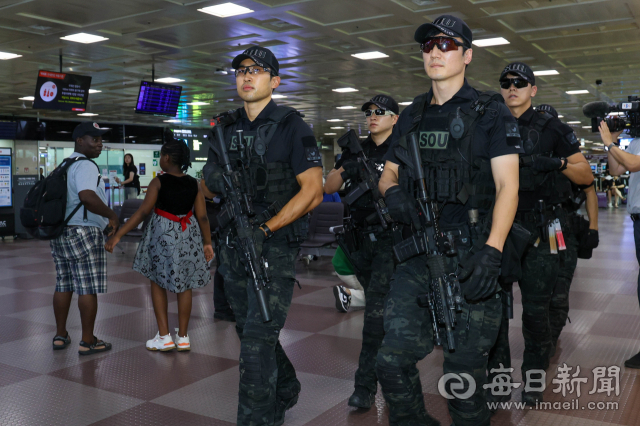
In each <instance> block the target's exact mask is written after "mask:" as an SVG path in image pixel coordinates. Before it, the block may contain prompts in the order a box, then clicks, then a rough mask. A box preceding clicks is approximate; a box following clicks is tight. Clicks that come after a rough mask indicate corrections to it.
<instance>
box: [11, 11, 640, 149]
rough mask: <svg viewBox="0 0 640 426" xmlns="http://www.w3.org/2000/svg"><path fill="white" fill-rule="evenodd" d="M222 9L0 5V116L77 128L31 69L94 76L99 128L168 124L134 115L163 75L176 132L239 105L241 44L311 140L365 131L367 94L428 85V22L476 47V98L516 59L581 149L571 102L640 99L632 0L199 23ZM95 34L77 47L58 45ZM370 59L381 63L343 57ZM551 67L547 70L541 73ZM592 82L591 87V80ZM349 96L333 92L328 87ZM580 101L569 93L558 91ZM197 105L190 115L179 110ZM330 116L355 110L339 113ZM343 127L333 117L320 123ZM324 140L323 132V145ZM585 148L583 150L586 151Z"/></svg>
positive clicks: (279, 15)
mask: <svg viewBox="0 0 640 426" xmlns="http://www.w3.org/2000/svg"><path fill="white" fill-rule="evenodd" d="M221 3H224V0H218V1H215V0H213V1H212V0H207V1H190V0H135V1H133V0H127V1H116V0H108V1H100V2H98V1H86V0H65V1H51V0H22V1H20V0H0V52H4V53H10V54H17V55H21V57H17V58H15V59H9V60H4V61H2V62H0V65H1V66H0V115H3V116H6V115H17V116H30V117H35V116H36V113H38V114H39V116H40V117H41V118H48V119H67V120H70V119H73V120H80V119H83V118H84V117H78V116H77V113H74V112H60V111H50V110H34V109H32V102H31V101H29V100H20V98H24V97H27V96H33V95H34V90H35V85H36V79H37V75H38V71H39V70H48V71H55V72H57V71H59V55H60V54H62V56H63V69H62V71H63V72H66V73H73V74H80V75H88V76H91V77H92V82H91V89H92V90H94V91H98V92H95V93H91V94H90V95H89V101H88V104H87V112H89V113H93V114H97V115H96V116H93V117H91V118H89V119H94V120H96V121H98V122H100V121H103V122H129V123H140V124H153V125H166V124H167V123H165V122H164V120H168V118H167V117H156V116H149V115H140V114H135V113H134V108H135V104H136V99H137V95H138V90H139V88H140V82H141V81H142V80H147V81H148V80H151V75H152V69H153V68H154V69H155V78H156V80H158V79H160V81H166V80H162V79H166V78H174V79H179V80H182V81H179V82H176V83H173V84H177V85H181V86H182V87H183V91H182V97H181V102H180V106H179V109H178V115H177V117H176V118H175V119H176V120H179V123H171V124H170V125H171V126H176V125H182V126H185V127H203V126H208V124H209V120H210V118H211V117H212V116H213V115H214V114H216V113H218V112H222V111H226V110H229V109H232V108H237V107H238V106H239V105H240V100H239V98H238V95H237V92H236V88H235V78H234V76H233V73H232V70H231V65H230V64H231V59H232V58H233V57H234V56H235V55H237V54H238V53H240V52H241V51H243V50H244V49H245V48H246V47H248V46H250V45H252V44H260V45H262V46H266V47H269V48H270V49H271V50H272V51H273V52H274V53H275V54H276V56H277V57H278V58H279V60H280V64H281V65H280V66H281V70H280V75H281V77H282V85H281V86H280V87H279V88H278V90H277V91H276V94H277V95H279V96H282V97H281V98H280V99H277V100H276V101H277V102H278V103H282V104H285V105H290V106H293V107H295V108H297V109H299V110H301V111H303V112H304V114H305V115H306V120H307V121H308V122H309V123H310V124H312V125H313V128H314V131H315V133H316V136H317V137H318V138H332V137H333V136H332V135H331V133H336V134H337V135H340V134H341V133H342V132H344V129H341V128H343V127H344V128H345V129H348V128H355V129H356V130H360V132H361V134H365V133H366V129H365V126H364V118H363V117H362V113H361V112H360V110H359V108H360V106H361V105H362V103H363V102H364V101H365V100H366V99H368V98H370V97H371V96H373V95H374V94H377V93H384V94H389V95H392V96H393V97H394V98H395V99H396V100H397V101H398V102H401V103H402V102H410V101H411V100H412V99H413V98H414V97H415V96H416V95H418V94H419V93H422V92H424V91H426V90H428V88H429V84H430V83H429V79H428V78H427V77H426V75H425V73H424V69H423V65H422V59H421V53H420V52H419V50H418V46H417V44H416V43H415V42H414V41H413V33H414V31H415V29H416V27H417V26H418V25H420V24H422V23H424V22H428V21H431V20H432V19H434V18H435V17H437V16H439V15H440V14H444V13H447V14H452V15H455V16H458V17H460V18H462V19H464V20H465V21H466V22H467V23H468V24H469V26H470V27H471V28H472V29H473V31H474V39H475V40H476V41H483V40H486V39H493V38H498V37H502V38H504V39H506V41H508V44H501V45H494V46H488V47H481V46H477V45H476V46H474V48H473V61H472V63H471V66H470V67H469V68H468V70H467V76H468V79H469V82H470V83H471V84H472V85H473V86H475V87H476V88H478V89H481V90H488V89H492V90H497V89H498V84H497V79H498V76H499V73H500V71H501V69H502V68H503V67H504V66H505V65H507V64H508V63H509V62H512V61H523V62H526V63H528V64H529V65H531V66H532V68H533V70H534V71H536V72H541V71H547V73H546V74H549V75H538V76H537V77H536V78H537V81H538V87H539V94H538V96H537V97H536V98H535V103H534V104H540V103H549V104H551V105H553V106H555V107H556V109H557V110H558V111H559V112H560V114H561V115H563V116H564V117H563V120H565V121H567V122H575V123H573V124H572V125H573V126H574V127H575V129H576V133H577V134H578V137H581V138H585V139H587V140H592V141H595V142H596V143H595V144H590V143H587V146H586V147H585V148H587V149H588V148H592V151H591V152H593V153H600V150H599V148H601V146H600V144H599V142H600V140H599V138H598V137H597V136H594V135H593V134H591V133H590V130H589V129H585V128H583V126H587V125H589V120H588V119H586V118H585V117H584V116H583V115H582V105H583V104H585V103H587V102H590V101H594V100H598V99H600V100H606V101H609V102H612V101H616V102H617V101H621V100H626V99H627V96H629V95H640V29H639V24H640V1H637V0H635V1H631V0H537V1H535V0H529V1H524V0H298V1H296V0H260V1H249V0H237V1H234V2H233V3H234V4H235V5H237V6H242V7H244V8H247V9H250V10H251V12H248V13H243V14H240V15H235V16H230V17H217V16H212V15H210V14H207V13H204V12H202V11H200V10H199V9H205V8H208V7H211V6H216V5H219V4H221ZM77 33H86V34H91V35H94V36H100V37H104V38H106V39H105V40H102V41H99V42H95V43H91V44H83V43H77V42H73V41H66V40H62V39H61V37H66V36H70V35H74V34H77ZM370 52H381V53H382V54H384V55H385V57H383V58H379V59H370V60H364V59H358V58H356V57H354V56H352V55H355V54H361V53H370ZM553 70H554V71H557V74H556V73H554V72H553ZM596 80H602V84H596ZM341 88H353V89H356V90H357V91H354V92H347V93H339V92H336V91H334V89H341ZM578 90H582V91H587V92H586V93H583V94H571V93H567V92H568V91H569V92H571V91H578ZM192 103H196V104H195V105H189V104H192ZM337 107H355V108H352V109H348V108H345V109H337ZM329 120H343V121H329ZM327 133H329V135H326V136H325V134H327ZM587 152H588V151H587Z"/></svg>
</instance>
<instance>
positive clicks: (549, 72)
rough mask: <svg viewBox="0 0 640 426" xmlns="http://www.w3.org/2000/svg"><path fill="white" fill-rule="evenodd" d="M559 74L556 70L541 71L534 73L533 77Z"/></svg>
mask: <svg viewBox="0 0 640 426" xmlns="http://www.w3.org/2000/svg"><path fill="white" fill-rule="evenodd" d="M558 74H560V73H559V72H558V71H556V70H543V71H534V72H533V75H536V76H538V75H558Z"/></svg>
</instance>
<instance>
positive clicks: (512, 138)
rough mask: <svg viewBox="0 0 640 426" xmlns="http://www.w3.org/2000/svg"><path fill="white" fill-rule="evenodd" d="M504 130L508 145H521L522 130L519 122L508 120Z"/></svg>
mask: <svg viewBox="0 0 640 426" xmlns="http://www.w3.org/2000/svg"><path fill="white" fill-rule="evenodd" d="M504 131H505V134H506V136H507V145H508V146H515V147H518V148H519V147H520V130H519V129H518V123H517V122H515V121H507V122H505V123H504Z"/></svg>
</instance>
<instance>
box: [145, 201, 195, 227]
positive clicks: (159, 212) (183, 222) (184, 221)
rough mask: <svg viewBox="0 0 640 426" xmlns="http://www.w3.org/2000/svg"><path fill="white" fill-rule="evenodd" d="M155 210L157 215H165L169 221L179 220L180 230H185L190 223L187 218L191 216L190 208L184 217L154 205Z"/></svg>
mask: <svg viewBox="0 0 640 426" xmlns="http://www.w3.org/2000/svg"><path fill="white" fill-rule="evenodd" d="M154 211H155V212H156V214H157V215H158V216H162V217H165V218H167V219H169V220H171V221H174V222H180V225H182V232H184V231H186V230H187V224H191V221H190V220H189V218H190V217H191V216H193V210H191V211H190V212H189V213H187V215H186V216H184V217H178V216H176V215H174V214H171V213H169V212H165V211H164V210H160V209H159V208H157V207H156V209H155V210H154Z"/></svg>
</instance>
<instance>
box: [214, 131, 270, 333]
mask: <svg viewBox="0 0 640 426" xmlns="http://www.w3.org/2000/svg"><path fill="white" fill-rule="evenodd" d="M214 130H215V133H216V138H215V139H216V140H215V141H213V144H212V149H213V150H214V152H215V153H216V154H217V156H218V160H219V162H220V165H221V166H222V167H223V169H224V175H223V176H224V180H225V186H226V187H227V197H226V207H225V210H224V212H223V213H224V218H225V220H226V221H227V223H230V222H232V223H233V227H234V228H235V230H236V234H237V235H238V241H239V243H240V248H241V250H242V256H243V257H244V258H245V261H246V263H245V268H246V270H247V272H248V273H249V275H250V277H251V278H252V280H253V289H254V291H255V295H256V299H257V301H258V307H259V309H260V314H261V315H262V321H263V322H269V321H271V311H270V309H269V303H268V301H267V294H266V293H267V286H268V284H269V275H268V270H269V265H268V263H267V262H266V260H265V259H264V258H263V257H258V250H257V248H256V243H255V240H254V238H253V226H252V224H251V221H250V219H249V216H250V215H252V214H253V212H252V210H251V200H250V197H249V195H248V194H247V190H246V185H245V184H243V180H244V179H245V177H243V176H242V173H240V172H238V171H234V170H233V166H232V165H231V161H230V160H229V154H228V152H227V145H226V143H225V140H224V134H223V131H222V128H221V126H219V125H216V126H215V127H214ZM241 144H242V143H241V142H239V143H238V145H239V149H241V147H240V145H241Z"/></svg>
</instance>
